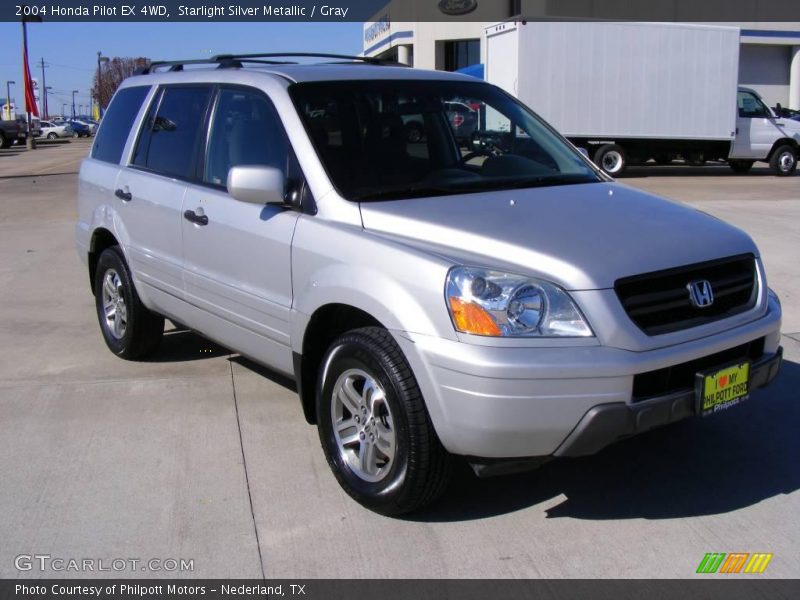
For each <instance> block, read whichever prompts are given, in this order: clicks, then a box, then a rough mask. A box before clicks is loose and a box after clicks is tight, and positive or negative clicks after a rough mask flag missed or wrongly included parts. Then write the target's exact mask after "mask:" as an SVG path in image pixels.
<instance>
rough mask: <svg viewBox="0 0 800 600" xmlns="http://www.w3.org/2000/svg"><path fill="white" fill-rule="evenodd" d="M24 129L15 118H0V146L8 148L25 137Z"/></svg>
mask: <svg viewBox="0 0 800 600" xmlns="http://www.w3.org/2000/svg"><path fill="white" fill-rule="evenodd" d="M25 131H26V129H23V128H22V127H21V126H20V124H19V122H18V121H17V120H16V119H10V120H0V148H8V147H9V146H11V145H12V144H14V143H16V142H17V140H24V139H25Z"/></svg>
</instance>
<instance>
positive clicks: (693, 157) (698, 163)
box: [686, 152, 706, 167]
mask: <svg viewBox="0 0 800 600" xmlns="http://www.w3.org/2000/svg"><path fill="white" fill-rule="evenodd" d="M686 164H687V165H690V166H692V167H702V166H703V165H704V164H706V157H705V155H704V154H703V153H702V152H689V153H688V154H687V155H686Z"/></svg>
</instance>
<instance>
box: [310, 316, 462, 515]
mask: <svg viewBox="0 0 800 600" xmlns="http://www.w3.org/2000/svg"><path fill="white" fill-rule="evenodd" d="M317 421H318V423H319V437H320V442H321V444H322V448H323V450H324V452H325V457H326V458H327V460H328V465H329V466H330V467H331V470H332V471H333V474H334V475H335V476H336V479H337V481H338V482H339V485H341V486H342V488H343V489H344V490H345V492H347V493H348V494H349V495H350V496H351V497H352V498H353V499H355V500H356V501H357V502H358V503H360V504H361V505H363V506H365V507H366V508H368V509H370V510H372V511H375V512H377V513H380V514H383V515H399V514H403V513H408V512H411V511H414V510H417V509H419V508H422V507H423V506H426V505H428V504H430V503H431V502H433V501H434V500H436V498H438V497H439V496H440V495H441V493H442V492H443V491H444V489H445V488H446V486H447V481H448V479H449V473H450V457H449V455H448V454H447V451H446V450H445V449H444V448H443V447H442V445H441V442H439V438H438V437H437V435H436V432H435V431H434V429H433V425H432V424H431V421H430V417H429V416H428V411H427V409H426V408H425V402H424V401H423V399H422V394H421V393H420V390H419V387H418V385H417V381H416V379H415V377H414V374H413V372H412V371H411V367H410V366H409V365H408V362H407V361H406V359H405V357H404V356H403V353H402V352H401V350H400V348H399V346H398V345H397V342H395V341H394V338H393V337H392V335H391V334H390V333H389V332H388V331H386V330H385V329H381V328H379V327H365V328H362V329H356V330H353V331H350V332H348V333H345V334H343V335H341V336H339V337H338V338H337V339H336V340H335V341H334V342H333V344H332V345H331V346H330V348H329V350H328V352H327V353H326V355H325V358H324V359H323V361H322V365H321V367H320V377H319V387H318V390H317Z"/></svg>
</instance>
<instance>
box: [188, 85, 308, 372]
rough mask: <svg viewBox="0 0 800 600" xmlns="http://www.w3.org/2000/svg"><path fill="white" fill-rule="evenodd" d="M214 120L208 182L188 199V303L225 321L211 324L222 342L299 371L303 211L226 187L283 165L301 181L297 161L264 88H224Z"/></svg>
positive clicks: (203, 174) (204, 171)
mask: <svg viewBox="0 0 800 600" xmlns="http://www.w3.org/2000/svg"><path fill="white" fill-rule="evenodd" d="M210 115H211V116H210V125H209V138H208V141H207V144H206V155H205V159H204V161H203V163H202V166H201V168H200V173H199V179H200V181H198V182H196V183H193V184H191V185H189V186H188V189H187V192H186V196H185V199H184V202H183V209H184V218H183V219H182V235H183V247H184V258H185V268H186V270H185V274H184V277H185V283H186V299H187V301H188V302H190V303H191V304H194V305H195V306H197V307H199V308H201V309H203V310H204V311H206V312H207V313H210V314H211V315H214V316H216V317H219V319H221V320H222V321H218V320H215V319H208V320H207V325H208V328H209V329H208V331H209V333H210V334H212V335H213V337H214V338H215V339H218V340H220V341H221V342H222V343H227V344H228V345H231V346H233V347H235V348H237V349H238V350H240V351H241V352H243V353H245V354H248V355H249V356H252V357H254V358H256V359H259V360H261V361H262V362H265V363H268V364H270V365H271V366H273V367H275V368H278V369H281V370H283V371H285V372H291V369H292V367H291V350H290V345H289V343H290V342H289V313H290V309H291V303H292V278H291V263H290V259H291V242H292V235H293V234H294V227H295V224H296V222H297V219H298V216H299V213H298V212H295V211H293V210H288V209H287V208H285V207H284V206H272V205H266V204H252V203H247V202H240V201H238V200H234V199H233V198H231V197H230V196H229V195H228V193H227V188H226V183H227V177H228V170H229V169H230V168H231V167H233V166H236V165H265V166H271V167H277V168H279V169H281V170H282V171H283V173H284V175H285V176H286V178H287V182H288V181H289V180H292V181H297V180H298V178H299V174H298V168H297V165H296V161H295V160H294V158H293V154H292V152H291V148H290V145H289V141H288V138H287V136H286V133H285V131H284V129H283V125H282V123H281V120H280V118H279V117H278V114H277V112H276V111H275V108H274V106H273V105H272V102H271V101H270V100H269V98H267V96H266V95H265V94H264V93H262V92H261V91H259V90H256V89H253V88H246V87H235V86H231V87H227V86H222V87H220V88H219V90H218V92H217V96H216V99H215V101H214V105H213V108H212V110H211V111H210Z"/></svg>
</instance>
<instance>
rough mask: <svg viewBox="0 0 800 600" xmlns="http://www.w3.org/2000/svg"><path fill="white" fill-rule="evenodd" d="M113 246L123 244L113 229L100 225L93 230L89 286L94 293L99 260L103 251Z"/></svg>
mask: <svg viewBox="0 0 800 600" xmlns="http://www.w3.org/2000/svg"><path fill="white" fill-rule="evenodd" d="M112 246H121V244H120V243H119V241H118V240H117V238H116V237H115V236H114V234H113V233H111V231H109V230H108V229H106V228H105V227H98V228H97V229H95V230H94V231H93V232H92V237H91V240H90V242H89V288H90V289H91V290H92V294H94V292H95V289H94V279H95V273H96V272H97V261H98V260H99V259H100V255H101V254H102V253H103V251H104V250H106V249H107V248H111V247H112Z"/></svg>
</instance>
